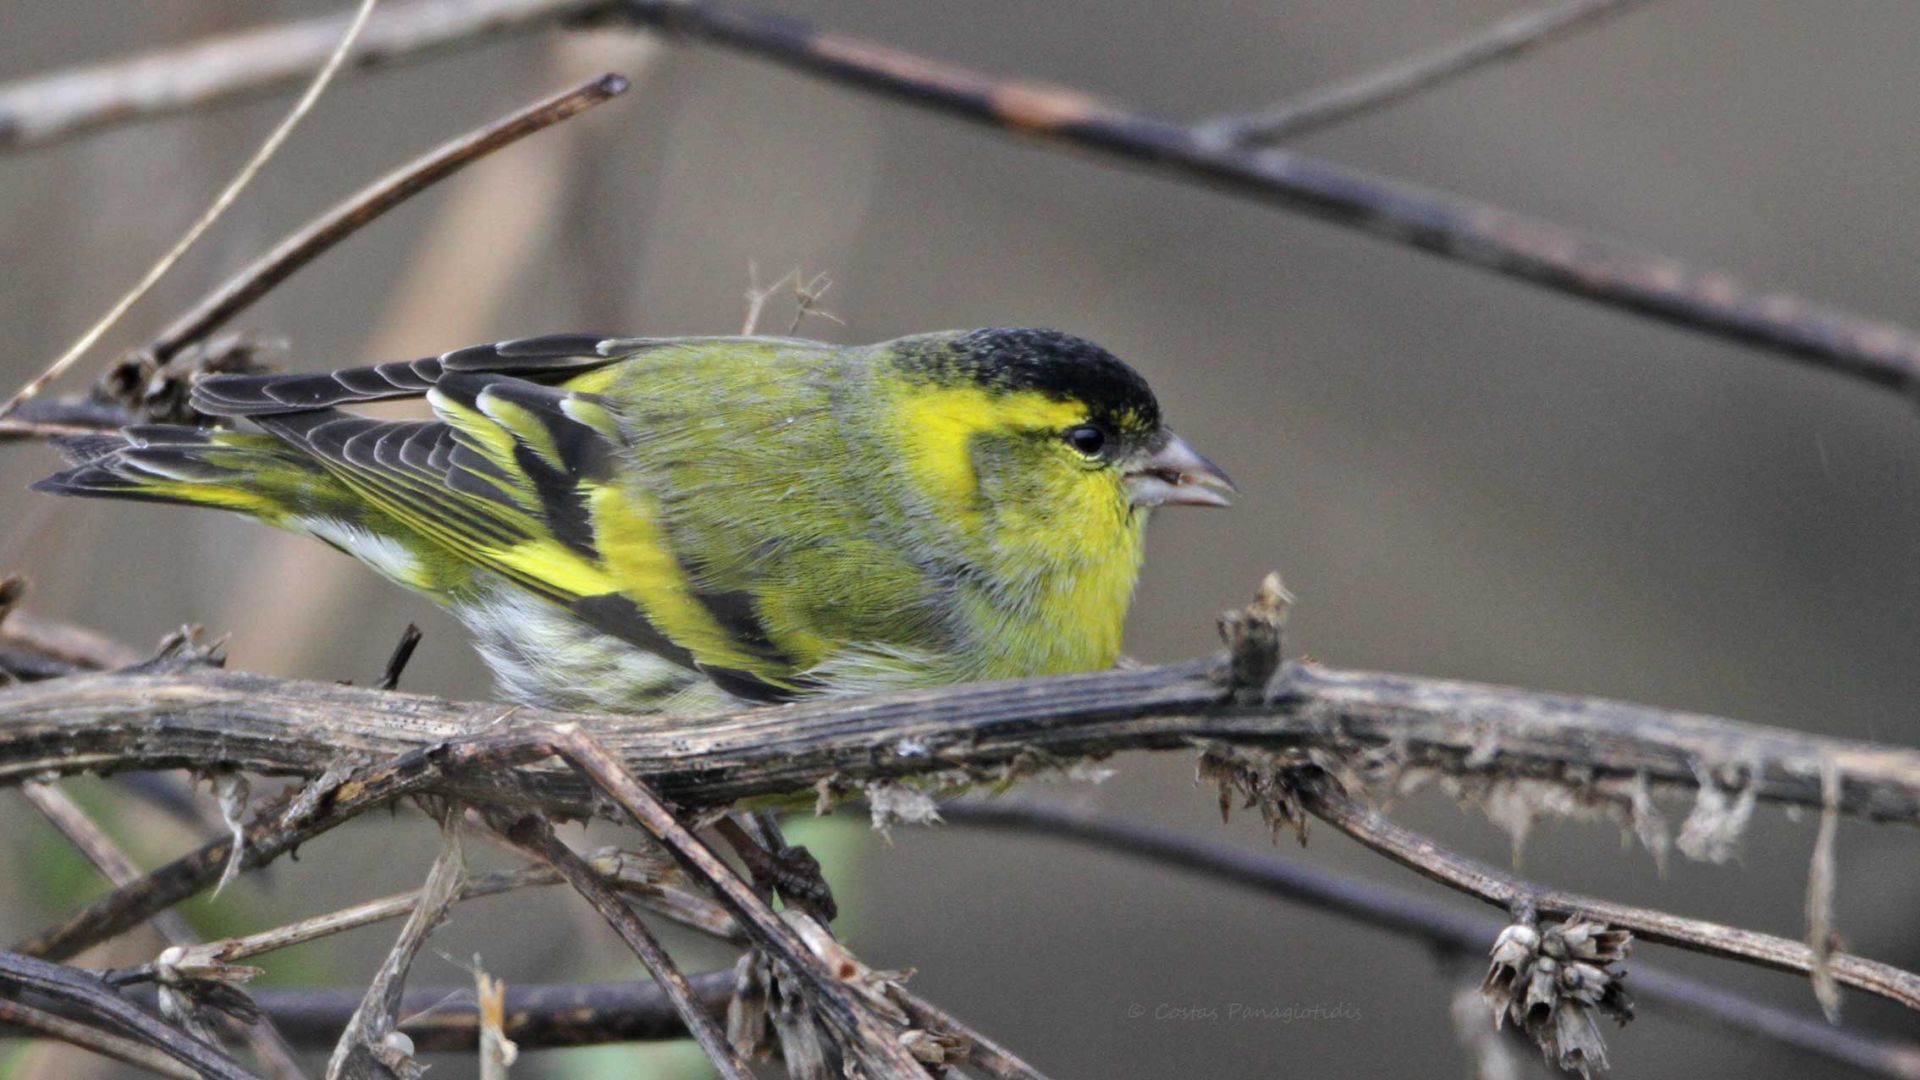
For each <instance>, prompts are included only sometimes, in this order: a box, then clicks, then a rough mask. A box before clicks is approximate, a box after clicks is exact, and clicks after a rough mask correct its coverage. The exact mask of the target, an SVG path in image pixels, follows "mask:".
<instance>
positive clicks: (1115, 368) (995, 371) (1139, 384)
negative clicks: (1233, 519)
mask: <svg viewBox="0 0 1920 1080" xmlns="http://www.w3.org/2000/svg"><path fill="white" fill-rule="evenodd" d="M896 349H897V354H898V356H899V362H900V365H901V367H902V369H904V370H906V371H909V372H915V373H923V374H925V375H927V376H929V377H931V378H934V379H937V380H947V379H955V378H960V379H967V380H970V381H973V382H976V383H981V384H984V385H986V386H988V387H991V388H993V389H996V390H1036V391H1039V392H1040V393H1043V394H1046V395H1048V396H1049V397H1054V398H1060V399H1065V400H1073V401H1078V402H1081V403H1083V404H1085V405H1086V406H1087V407H1088V409H1089V410H1090V411H1091V413H1092V417H1091V418H1092V419H1093V420H1094V421H1095V422H1098V423H1103V424H1105V425H1107V426H1109V427H1111V428H1112V429H1114V430H1116V431H1121V432H1129V433H1138V434H1150V433H1152V432H1155V431H1158V430H1159V428H1160V403H1159V402H1158V401H1156V400H1155V399H1154V396H1153V390H1152V389H1151V388H1150V387H1148V386H1147V380H1145V379H1143V378H1141V377H1140V373H1139V372H1137V371H1135V370H1133V369H1132V368H1131V367H1128V366H1127V364H1126V363H1125V362H1124V361H1122V360H1121V359H1120V358H1119V357H1117V356H1115V355H1113V354H1112V353H1110V352H1108V351H1107V350H1105V349H1103V348H1101V347H1100V346H1098V345H1095V344H1094V343H1093V342H1091V341H1088V340H1086V339H1085V338H1078V337H1074V336H1073V335H1072V334H1065V333H1061V332H1060V331H1058V330H1035V329H1028V328H1024V327H994V328H990V329H985V330H968V331H964V332H961V333H958V334H937V335H935V334H930V335H926V336H925V337H920V338H909V339H906V340H904V341H901V342H898V343H896Z"/></svg>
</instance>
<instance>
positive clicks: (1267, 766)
mask: <svg viewBox="0 0 1920 1080" xmlns="http://www.w3.org/2000/svg"><path fill="white" fill-rule="evenodd" d="M1323 771H1324V770H1322V769H1320V768H1319V767H1318V766H1316V765H1315V764H1313V762H1312V761H1310V760H1309V759H1308V758H1307V756H1306V755H1304V754H1301V753H1291V752H1285V751H1267V750H1248V749H1245V748H1244V747H1238V746H1230V745H1228V744H1226V743H1216V742H1209V743H1204V744H1202V746H1201V748H1200V761H1199V763H1198V764H1197V765H1196V766H1195V769H1194V776H1193V779H1194V782H1195V783H1200V782H1203V781H1211V782H1212V783H1213V784H1214V785H1216V786H1217V787H1218V788H1219V789H1220V820H1221V821H1226V820H1228V818H1229V816H1230V815H1231V814H1232V812H1233V804H1234V802H1235V800H1236V799H1238V800H1239V801H1240V802H1241V804H1242V805H1244V806H1250V807H1258V808H1259V810H1260V816H1261V817H1262V818H1263V819H1265V821H1266V823H1267V827H1268V828H1270V829H1272V830H1273V837H1274V839H1275V840H1278V839H1279V838H1280V830H1281V829H1282V828H1286V829H1291V830H1293V834H1294V836H1295V837H1296V838H1297V839H1298V840H1299V841H1300V843H1301V845H1302V846H1304V845H1305V844H1306V842H1307V811H1306V807H1305V806H1303V805H1302V804H1301V802H1300V790H1299V785H1300V783H1301V781H1302V780H1304V779H1305V778H1306V777H1307V776H1308V775H1309V774H1312V775H1314V776H1319V775H1320V774H1321V773H1322V772H1323Z"/></svg>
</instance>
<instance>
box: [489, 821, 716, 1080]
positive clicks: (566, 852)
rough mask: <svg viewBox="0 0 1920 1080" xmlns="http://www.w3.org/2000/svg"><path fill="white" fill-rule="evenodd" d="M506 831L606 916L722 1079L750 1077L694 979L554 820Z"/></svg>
mask: <svg viewBox="0 0 1920 1080" xmlns="http://www.w3.org/2000/svg"><path fill="white" fill-rule="evenodd" d="M507 835H508V836H509V837H510V838H511V839H512V840H513V841H514V842H515V843H517V844H520V845H521V846H523V847H527V848H531V849H532V850H534V851H537V852H539V853H540V854H541V855H542V857H544V858H545V859H546V860H547V863H548V864H549V865H550V866H552V867H553V868H554V869H555V870H556V871H558V872H559V873H560V876H561V877H563V878H565V879H566V880H567V882H568V884H570V885H572V886H573V887H574V889H575V890H576V891H578V892H579V893H580V895H581V896H583V897H585V898H586V899H587V902H588V903H590V904H592V905H593V907H594V910H596V911H598V912H599V913H600V917H601V918H603V919H605V920H607V925H609V926H611V927H613V929H614V932H615V933H618V934H619V935H620V938H621V940H623V941H625V942H626V943H627V947H628V948H630V949H632V950H633V952H634V955H635V956H638V957H639V958H640V962H641V963H643V964H645V965H646V968H647V972H648V973H649V974H651V975H652V976H653V980H654V981H655V982H657V983H659V984H660V985H661V986H662V987H664V988H665V989H666V992H667V997H668V998H669V999H670V1000H671V1001H672V1002H673V1005H674V1008H675V1010H676V1011H678V1012H679V1014H680V1019H681V1022H682V1023H684V1024H685V1025H686V1027H687V1030H688V1031H689V1032H691V1033H692V1035H693V1037H694V1040H695V1041H697V1042H698V1043H699V1044H700V1049H701V1050H703V1051H705V1053H706V1055H707V1060H709V1061H710V1062H712V1063H713V1067H714V1068H715V1069H716V1070H717V1071H718V1072H719V1073H720V1075H721V1076H722V1077H724V1078H726V1080H750V1078H751V1077H752V1075H753V1070H752V1069H751V1068H749V1067H748V1066H747V1063H746V1062H745V1061H744V1060H742V1059H741V1058H740V1055H739V1054H738V1052H736V1051H735V1050H734V1048H733V1046H732V1044H730V1043H728V1042H727V1036H726V1033H725V1032H723V1031H721V1030H720V1026H719V1025H718V1024H716V1023H715V1022H714V1019H713V1016H712V1015H711V1014H709V1013H708V1012H707V1011H706V1009H705V1007H704V1006H703V1005H702V1003H701V1001H700V998H699V995H698V994H697V993H696V992H695V991H694V988H693V985H692V984H691V983H689V982H688V981H687V977H686V975H684V974H682V973H681V971H680V968H679V967H678V966H677V965H675V964H674V962H673V959H672V958H671V957H669V956H668V955H667V950H666V949H665V948H663V947H662V946H661V945H660V941H659V939H658V938H656V937H654V936H653V933H652V932H651V931H649V930H648V929H647V927H646V924H645V923H642V922H641V921H640V918H639V916H637V915H635V914H634V913H633V909H631V908H629V907H627V905H626V903H625V902H624V901H622V900H621V899H620V895H619V894H618V893H616V892H614V891H613V890H612V889H611V888H609V887H608V886H607V883H606V882H605V881H603V880H601V878H600V875H599V874H597V873H595V872H594V869H593V867H592V866H591V865H590V864H588V862H587V861H586V860H585V859H583V858H581V857H580V855H579V854H578V853H576V852H575V851H574V850H573V849H572V848H570V847H568V846H567V845H565V844H563V843H561V842H560V838H559V837H557V836H555V835H554V834H553V826H551V825H549V824H548V823H547V821H546V819H544V818H541V817H537V816H533V815H528V816H526V817H523V818H521V819H520V820H519V821H517V822H515V823H514V824H513V825H512V826H511V827H510V828H509V829H508V830H507Z"/></svg>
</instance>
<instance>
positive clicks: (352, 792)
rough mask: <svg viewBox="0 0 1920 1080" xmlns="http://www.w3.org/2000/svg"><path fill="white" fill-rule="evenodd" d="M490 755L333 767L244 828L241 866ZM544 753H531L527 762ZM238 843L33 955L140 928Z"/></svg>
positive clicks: (29, 947)
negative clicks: (444, 770)
mask: <svg viewBox="0 0 1920 1080" xmlns="http://www.w3.org/2000/svg"><path fill="white" fill-rule="evenodd" d="M482 756H484V757H486V758H487V759H488V760H490V761H496V762H498V761H501V760H502V759H501V757H500V755H499V754H498V753H497V752H496V751H495V750H494V749H493V748H491V747H480V746H475V745H472V744H467V745H462V746H448V745H446V744H436V745H434V746H430V747H423V748H421V749H419V750H415V751H411V752H408V753H405V754H402V755H399V756H398V757H395V758H393V759H391V760H388V761H384V762H381V763H379V764H376V765H372V766H369V767H367V768H364V769H359V770H351V769H341V768H337V767H336V768H330V769H328V770H327V771H325V772H322V773H320V774H317V776H318V779H316V780H315V781H314V782H313V783H312V784H309V785H308V786H307V787H306V788H305V789H303V790H302V791H301V792H299V793H298V794H297V795H295V796H293V797H289V798H286V799H283V800H281V801H280V802H279V803H278V804H276V805H274V806H272V807H269V808H267V809H265V810H263V811H262V812H261V814H260V816H259V817H258V818H257V819H256V820H255V821H254V823H253V825H252V826H250V827H249V828H248V829H247V831H246V843H245V845H244V855H243V857H242V861H241V868H242V869H243V870H251V869H254V868H256V867H260V866H264V865H266V864H267V863H269V862H271V861H272V860H274V859H276V858H278V857H279V856H280V855H282V854H285V853H286V852H287V851H290V850H292V849H293V848H295V847H297V846H299V845H300V844H302V843H305V842H306V841H308V840H310V839H312V838H313V837H316V836H319V835H320V834H322V833H324V832H327V831H328V830H330V829H332V828H333V827H335V826H336V825H339V824H341V823H343V822H345V821H348V820H350V819H352V818H353V817H355V816H357V815H358V814H360V813H363V812H365V811H367V810H371V809H373V808H375V807H379V806H385V805H387V804H388V803H390V802H392V801H393V800H394V799H397V798H400V797H402V796H405V795H411V794H414V793H416V792H419V791H421V790H423V789H424V788H426V787H427V786H429V785H430V784H432V783H433V782H435V781H436V780H437V779H439V777H440V775H441V772H440V770H441V769H442V768H443V767H447V766H457V765H459V764H461V763H463V762H465V761H469V760H474V759H476V758H479V757H482ZM539 756H541V755H539V754H536V753H532V752H529V753H527V754H525V755H523V756H522V758H521V760H522V761H523V762H524V761H530V760H534V759H536V758H537V757H539ZM232 848H233V842H232V840H231V839H230V838H227V837H221V838H220V839H217V840H211V841H208V842H207V843H206V844H203V845H201V846H200V847H199V848H196V849H195V850H193V851H191V852H189V853H187V854H186V855H183V856H181V857H180V858H177V859H175V860H173V861H172V862H170V863H168V864H166V865H165V866H161V867H158V868H156V869H154V870H152V871H150V872H149V873H147V874H146V875H145V876H143V877H141V878H140V879H139V880H137V881H134V882H130V883H129V884H127V885H124V886H121V887H120V888H117V889H115V890H114V891H113V892H111V893H108V894H107V895H106V896H104V897H101V898H100V899H99V900H96V901H94V902H93V903H91V904H89V905H87V906H86V907H85V908H82V909H81V910H80V911H78V912H76V913H75V914H73V915H72V916H70V917H68V918H67V919H66V920H65V921H64V922H62V923H61V924H60V925H59V926H57V927H54V928H52V929H50V930H48V931H46V932H44V933H42V934H39V935H37V936H35V937H34V938H33V939H31V940H29V941H27V942H25V943H23V944H22V945H21V946H20V951H21V952H22V953H25V954H27V955H30V956H45V957H51V958H54V959H64V958H66V957H69V956H72V955H73V954H74V953H77V952H79V951H80V950H82V949H85V948H87V947H88V946H90V945H93V944H95V943H97V942H100V941H104V940H106V939H108V938H111V937H113V936H114V935H116V934H120V933H124V932H125V931H126V930H127V928H129V927H131V926H137V925H139V924H140V923H142V922H144V921H146V920H147V919H148V918H151V917H152V915H153V913H154V912H156V911H161V910H164V909H166V908H168V907H171V906H172V905H174V904H177V903H179V902H180V901H182V900H185V899H186V898H188V897H190V896H193V895H194V894H196V893H198V892H201V891H202V890H204V889H206V888H208V887H209V886H211V885H212V884H213V883H214V882H215V881H216V880H217V879H218V878H219V876H220V874H221V872H222V870H223V869H224V868H225V866H226V864H227V861H228V860H229V859H230V858H231V855H232Z"/></svg>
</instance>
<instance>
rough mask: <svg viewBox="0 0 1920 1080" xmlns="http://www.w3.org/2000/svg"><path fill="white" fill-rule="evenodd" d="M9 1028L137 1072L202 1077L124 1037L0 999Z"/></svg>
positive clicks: (188, 1079) (0, 1013) (190, 1079)
mask: <svg viewBox="0 0 1920 1080" xmlns="http://www.w3.org/2000/svg"><path fill="white" fill-rule="evenodd" d="M6 1025H10V1026H12V1027H15V1028H18V1029H21V1030H23V1031H25V1032H28V1033H31V1034H34V1035H39V1036H42V1037H44V1038H48V1039H58V1040H60V1041H61V1042H63V1043H67V1044H69V1045H72V1046H78V1047H80V1048H81V1049H83V1050H91V1051H93V1052H94V1053H96V1054H99V1055H101V1056H102V1057H109V1058H112V1059H113V1060H115V1061H121V1062H125V1063H126V1064H128V1065H131V1066H133V1067H134V1068H136V1069H142V1070H145V1071H146V1072H150V1073H158V1074H159V1075H161V1076H172V1077H180V1078H182V1080H195V1078H197V1077H198V1076H199V1075H200V1074H199V1073H198V1072H196V1071H194V1070H193V1069H190V1068H188V1067H187V1066H185V1065H183V1064H181V1063H180V1062H179V1061H177V1060H175V1059H174V1058H173V1057H171V1056H170V1055H167V1054H163V1053H161V1052H160V1051H158V1050H155V1049H153V1048H152V1047H150V1046H148V1045H147V1044H146V1043H143V1042H139V1041H137V1040H134V1039H129V1038H127V1037H126V1036H124V1035H116V1034H114V1033H113V1032H111V1031H107V1030H106V1029H104V1028H100V1027H96V1026H94V1025H92V1024H83V1023H81V1022H80V1021H78V1020H72V1019H69V1018H67V1017H64V1016H56V1015H55V1014H53V1013H50V1012H47V1011H45V1010H44V1009H36V1008H34V1007H33V1006H31V1005H27V1004H24V1003H22V1002H18V1001H8V1000H6V999H5V998H0V1029H3V1027H4V1026H6Z"/></svg>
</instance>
